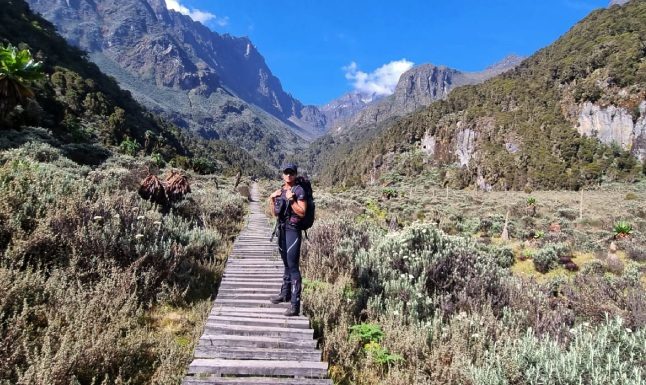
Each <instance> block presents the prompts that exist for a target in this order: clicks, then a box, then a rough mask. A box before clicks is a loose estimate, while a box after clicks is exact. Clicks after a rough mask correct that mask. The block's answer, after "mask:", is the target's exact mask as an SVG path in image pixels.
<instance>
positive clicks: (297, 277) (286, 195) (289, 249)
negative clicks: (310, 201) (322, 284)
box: [269, 163, 307, 316]
mask: <svg viewBox="0 0 646 385" xmlns="http://www.w3.org/2000/svg"><path fill="white" fill-rule="evenodd" d="M297 174H298V168H297V167H296V165H295V164H293V163H288V164H286V165H285V166H283V182H284V183H283V186H282V187H281V188H280V189H278V190H276V191H274V192H273V193H272V194H271V195H270V196H269V204H270V209H271V211H272V212H273V213H274V216H276V217H277V219H278V225H277V227H276V231H277V235H278V249H279V250H280V256H281V258H282V260H283V264H284V265H285V271H284V273H283V284H282V286H281V288H280V294H278V295H277V296H274V297H271V299H270V301H271V303H274V304H277V303H281V302H290V307H289V309H287V311H286V312H285V315H286V316H297V315H299V314H300V311H301V290H302V284H303V282H302V279H301V271H300V267H299V262H300V256H301V240H302V231H301V229H300V228H299V222H300V221H301V220H302V219H303V217H304V216H305V213H306V211H307V202H306V199H305V198H306V197H305V191H304V190H303V188H302V187H301V186H299V185H297V184H296V176H297Z"/></svg>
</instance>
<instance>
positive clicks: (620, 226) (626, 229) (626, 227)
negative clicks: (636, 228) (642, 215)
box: [612, 221, 633, 238]
mask: <svg viewBox="0 0 646 385" xmlns="http://www.w3.org/2000/svg"><path fill="white" fill-rule="evenodd" d="M612 231H613V232H614V233H615V237H616V238H626V237H628V236H630V235H631V234H632V233H633V226H632V225H631V224H630V223H628V222H626V221H619V222H616V223H615V225H614V226H613V228H612Z"/></svg>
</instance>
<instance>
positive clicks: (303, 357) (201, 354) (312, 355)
mask: <svg viewBox="0 0 646 385" xmlns="http://www.w3.org/2000/svg"><path fill="white" fill-rule="evenodd" d="M195 358H222V359H231V360H287V361H321V352H320V351H319V350H316V349H313V348H310V349H267V348H250V347H229V346H198V347H197V348H196V349H195Z"/></svg>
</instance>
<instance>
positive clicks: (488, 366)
mask: <svg viewBox="0 0 646 385" xmlns="http://www.w3.org/2000/svg"><path fill="white" fill-rule="evenodd" d="M570 333H571V334H572V340H571V342H570V343H569V344H567V345H565V346H563V345H560V344H559V343H557V342H556V341H554V340H550V339H545V338H540V337H538V336H536V335H535V334H534V333H533V332H532V330H528V331H527V333H526V334H525V335H524V336H523V337H522V338H521V339H519V340H518V341H507V342H506V343H505V342H503V343H502V344H497V345H496V346H495V349H490V350H489V351H488V353H487V357H486V359H485V362H484V365H482V366H480V367H478V366H473V365H472V366H471V367H470V368H469V372H470V375H471V378H472V381H474V382H475V383H477V384H482V385H498V384H508V383H512V382H513V383H522V384H531V385H538V384H567V385H570V384H571V385H576V384H589V385H605V384H616V385H620V384H621V385H639V384H643V377H644V374H645V373H644V367H643V365H642V364H643V357H644V355H646V345H644V338H646V331H645V330H644V329H643V328H642V329H638V330H632V329H630V328H627V327H625V326H624V325H623V324H622V320H621V318H618V319H612V320H608V321H607V322H605V323H603V324H601V325H599V326H596V327H591V326H589V325H583V324H582V325H579V326H576V327H574V328H572V329H571V330H570Z"/></svg>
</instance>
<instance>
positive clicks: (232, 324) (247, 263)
mask: <svg viewBox="0 0 646 385" xmlns="http://www.w3.org/2000/svg"><path fill="white" fill-rule="evenodd" d="M251 194H252V202H251V203H250V213H249V216H248V217H247V224H246V227H245V228H244V230H243V231H242V232H241V233H240V235H239V236H238V238H237V239H236V241H235V242H234V244H233V252H232V253H231V255H230V256H229V259H228V261H227V264H226V267H225V269H224V276H223V278H222V283H221V284H220V289H219V291H218V295H217V298H216V299H215V303H214V305H213V308H212V310H211V313H210V314H209V317H208V319H207V322H206V325H205V327H204V334H202V337H200V340H199V342H198V344H197V347H196V349H195V354H194V359H193V362H192V363H191V364H190V366H189V368H188V375H187V376H186V377H185V379H184V381H183V385H207V384H210V385H224V384H227V385H243V384H254V385H273V384H290V385H297V384H298V385H332V381H331V380H329V379H328V373H327V369H328V365H327V363H325V362H321V352H320V351H318V350H317V349H316V340H314V331H313V330H312V329H311V328H310V324H309V320H308V319H307V317H304V316H298V317H285V316H283V312H284V311H285V310H286V309H287V307H288V306H289V304H286V303H284V304H278V305H274V304H271V303H270V302H269V297H270V296H272V295H276V294H278V292H279V290H280V286H281V282H282V276H283V263H282V261H281V259H280V255H279V254H278V249H277V247H276V243H275V239H274V243H271V242H270V241H269V239H270V237H271V231H272V229H271V228H270V226H269V224H268V222H267V217H266V216H265V214H264V213H263V205H264V202H263V201H260V202H259V199H258V190H257V186H256V185H254V186H253V187H252V189H251Z"/></svg>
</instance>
